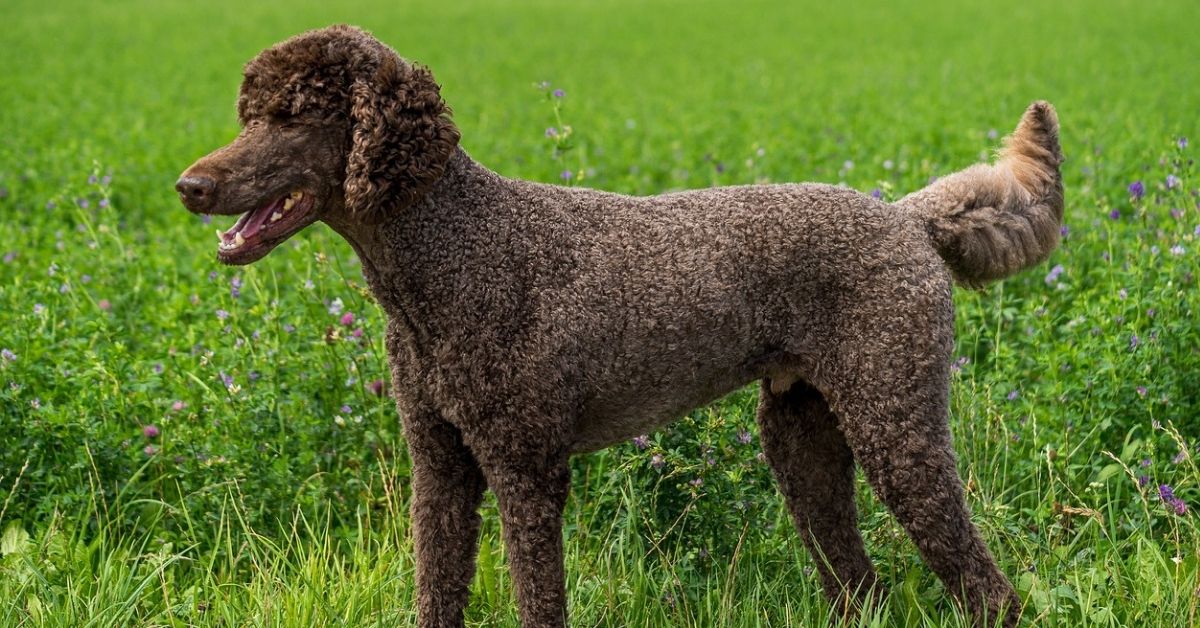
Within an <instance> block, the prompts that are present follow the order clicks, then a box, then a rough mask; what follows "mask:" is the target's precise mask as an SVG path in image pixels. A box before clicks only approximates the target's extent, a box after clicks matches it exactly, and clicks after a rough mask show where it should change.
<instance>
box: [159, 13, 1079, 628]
mask: <svg viewBox="0 0 1200 628" xmlns="http://www.w3.org/2000/svg"><path fill="white" fill-rule="evenodd" d="M237 106H238V116H239V119H240V121H241V123H242V126H243V130H242V132H241V134H240V135H239V136H238V137H237V139H235V140H234V141H233V142H232V143H231V144H229V145H228V146H225V147H224V148H221V149H219V150H217V151H216V152H214V153H212V154H210V155H208V156H206V157H204V158H202V159H200V160H199V161H197V162H196V163H195V164H194V165H193V166H191V167H190V168H188V169H187V171H186V172H184V174H183V176H182V177H181V178H180V179H179V182H178V184H177V186H176V188H177V190H178V192H179V195H180V198H181V199H182V201H183V203H184V204H185V205H186V206H187V208H188V209H190V210H191V211H193V212H197V213H203V214H223V215H234V214H241V217H240V218H239V219H238V220H237V223H236V224H235V225H234V226H233V227H232V228H230V229H229V230H228V231H225V232H224V233H222V234H220V243H219V246H218V250H217V256H218V259H219V260H220V261H222V262H224V263H227V264H248V263H250V262H253V261H255V260H258V259H259V258H261V257H263V256H264V255H266V254H267V253H268V252H269V251H271V249H272V248H274V247H275V246H277V245H278V244H279V243H281V242H283V241H284V240H286V239H287V238H288V237H290V236H292V235H293V234H295V233H296V232H298V231H300V230H301V229H303V228H305V227H306V226H308V225H310V224H312V223H314V222H316V221H321V222H324V223H325V224H327V225H329V226H330V227H331V228H333V230H334V231H336V232H337V233H339V234H341V235H342V236H343V237H344V238H345V239H346V240H347V241H348V242H349V243H350V245H351V246H352V247H353V248H354V250H355V252H356V253H357V254H358V257H359V259H361V261H362V266H363V274H364V275H365V276H366V279H367V281H368V283H369V285H370V288H371V290H372V292H373V293H374V295H375V297H376V298H377V300H378V301H379V303H380V304H381V305H382V306H383V309H384V311H385V312H386V314H387V325H388V329H387V350H388V356H389V359H390V363H391V367H392V377H393V381H394V390H395V396H396V405H397V407H398V409H399V412H400V416H401V417H402V420H403V424H404V433H405V435H406V437H407V440H408V447H409V450H410V452H411V456H412V464H413V477H412V525H413V536H414V545H415V551H416V560H417V573H416V578H417V587H418V593H417V600H418V606H419V608H418V613H419V618H420V619H419V621H420V624H421V625H422V626H455V625H462V623H463V608H464V606H465V605H466V604H467V601H468V587H469V584H470V581H471V578H472V576H473V574H474V571H475V555H476V553H477V550H478V535H479V525H480V518H479V515H478V512H477V510H478V508H479V505H480V501H481V499H482V496H483V492H484V490H485V489H486V488H490V489H491V490H492V491H493V492H494V493H495V495H496V498H497V502H498V504H499V509H500V516H501V521H502V523H503V534H504V541H505V543H506V545H507V548H508V561H509V568H510V569H511V572H512V578H513V582H514V583H515V589H516V595H517V602H518V604H519V608H520V616H521V620H522V622H523V623H524V625H525V626H530V627H534V626H538V627H540V626H562V625H564V624H565V623H566V607H567V605H566V591H565V585H564V577H563V538H562V512H563V505H564V502H565V501H566V499H567V490H568V485H569V477H570V473H569V466H568V462H567V460H568V457H569V456H570V455H571V454H575V453H580V452H587V451H593V450H596V449H600V448H602V447H606V446H608V445H612V444H614V443H619V442H622V441H625V440H627V439H629V438H631V437H633V436H636V435H638V434H642V433H645V432H648V431H650V430H654V429H655V428H657V427H659V426H662V425H663V424H664V423H667V422H668V421H671V420H672V419H675V418H676V417H678V416H680V415H681V414H683V413H686V412H687V411H689V410H690V409H692V408H695V407H697V406H700V405H702V404H705V403H708V402H710V401H712V400H714V399H716V398H718V397H720V396H722V395H724V394H726V393H728V392H730V391H732V390H735V389H737V388H738V387H741V386H744V385H745V384H747V383H749V382H752V381H754V380H761V382H762V385H761V402H760V405H759V410H758V423H759V427H760V429H761V434H762V445H763V449H764V451H765V453H766V457H767V460H768V461H769V462H770V465H771V467H772V469H773V470H774V473H775V476H776V478H777V479H778V481H779V486H780V489H781V490H782V492H783V494H784V496H785V498H786V500H787V505H788V508H789V509H790V511H791V515H792V517H793V519H794V521H795V524H796V529H797V530H798V531H799V533H800V536H801V538H802V539H803V541H804V543H805V544H806V545H807V546H808V548H809V550H810V551H811V552H812V553H813V554H814V555H815V556H817V557H818V560H817V566H818V569H819V572H820V577H821V581H822V583H823V586H824V589H825V593H826V594H827V595H828V596H829V597H830V598H831V599H832V600H834V601H836V602H839V603H845V604H847V605H848V606H849V607H850V608H854V607H856V605H858V604H860V603H867V602H869V601H871V600H872V599H874V598H875V597H876V596H877V595H878V594H879V592H880V591H881V590H882V585H881V584H879V583H877V582H876V575H875V572H874V570H873V568H872V565H871V562H870V560H869V559H868V557H867V554H866V552H865V551H864V549H863V542H862V538H861V537H860V535H859V532H858V528H857V525H856V522H855V517H856V513H855V506H854V465H855V463H857V464H858V465H860V466H861V467H862V468H863V470H864V471H865V472H866V478H867V480H868V481H869V483H870V485H871V487H872V488H873V489H874V491H875V493H876V494H877V495H878V496H879V498H880V500H882V501H883V503H884V504H886V505H887V507H888V508H889V509H890V510H891V512H892V513H893V514H894V515H895V516H896V518H897V519H898V520H899V522H900V523H901V525H902V526H903V527H904V529H905V530H906V531H907V533H908V534H909V535H910V536H911V537H912V539H913V541H914V542H915V543H916V546H917V548H918V550H919V551H920V553H921V555H922V557H923V558H924V560H925V561H926V562H927V563H928V564H929V566H930V567H931V568H932V569H933V570H934V571H935V572H936V573H937V575H938V577H940V578H941V579H942V581H943V582H944V583H945V585H946V589H947V590H948V591H950V592H951V593H952V594H954V595H956V596H958V597H959V598H960V599H961V600H962V602H963V603H964V604H965V605H966V606H967V607H968V608H969V609H970V610H971V611H972V612H973V614H974V615H975V617H977V618H978V619H979V621H981V622H990V621H996V620H999V621H1003V622H1004V623H1007V624H1012V623H1015V622H1016V620H1017V617H1018V614H1019V612H1020V602H1019V600H1018V598H1017V596H1016V594H1015V592H1014V590H1013V587H1012V586H1011V585H1010V583H1009V581H1008V580H1007V579H1006V578H1005V576H1004V575H1003V574H1002V573H1001V572H1000V571H999V569H998V568H997V566H996V563H995V561H994V560H993V559H992V556H991V555H990V553H989V552H988V549H987V547H986V546H985V545H984V542H983V540H982V539H981V538H980V535H979V533H978V531H977V530H976V529H975V526H974V525H972V523H971V521H970V517H969V513H968V510H967V507H966V504H965V503H964V499H963V487H962V483H961V481H960V479H959V477H958V473H957V470H956V468H955V455H954V452H953V450H952V448H951V442H950V432H949V429H948V407H947V406H948V395H949V386H950V385H949V373H950V357H951V349H952V344H953V304H952V301H951V283H952V278H953V279H954V280H957V281H959V282H960V283H963V284H967V285H972V286H975V285H981V284H983V283H985V282H988V281H991V280H996V279H1000V278H1003V277H1006V276H1008V275H1010V274H1012V273H1015V272H1017V271H1019V270H1021V269H1023V268H1027V267H1029V266H1030V265H1033V264H1036V263H1038V262H1041V261H1042V260H1044V259H1045V258H1046V257H1047V256H1048V255H1049V254H1050V252H1051V250H1053V248H1054V247H1055V246H1056V244H1057V242H1058V237H1059V227H1060V224H1061V221H1062V211H1063V191H1062V182H1061V177H1060V173H1059V164H1060V163H1061V161H1062V155H1061V152H1060V150H1059V145H1058V121H1057V118H1056V115H1055V112H1054V109H1053V107H1051V106H1050V105H1049V104H1047V103H1044V102H1038V103H1034V104H1033V105H1031V106H1030V107H1029V109H1028V110H1027V111H1026V112H1025V114H1024V117H1023V118H1022V119H1021V122H1020V124H1019V126H1018V127H1017V129H1016V131H1015V132H1014V134H1013V135H1012V136H1011V137H1009V138H1008V139H1007V141H1006V144H1005V148H1004V149H1003V151H1002V152H1001V153H1000V155H999V157H998V159H997V161H996V163H994V164H992V165H985V164H979V165H975V166H972V167H970V168H968V169H966V170H963V171H961V172H958V173H956V174H952V175H949V176H946V177H944V178H941V179H939V180H937V181H936V182H934V183H933V184H931V185H930V186H929V187H927V188H925V189H923V190H920V191H918V192H915V193H913V194H911V195H909V196H907V197H905V198H903V199H901V200H899V201H898V202H895V203H886V202H883V201H881V200H876V199H874V198H872V197H870V196H866V195H863V194H860V193H858V192H855V191H853V190H849V189H845V188H842V187H835V186H831V185H820V184H780V185H748V186H738V187H721V188H712V189H706V190H693V191H686V192H678V193H672V194H663V195H660V196H648V197H634V196H624V195H620V194H610V193H607V192H600V191H595V190H588V189H579V188H565V187H557V186H552V185H543V184H539V183H531V182H527V181H519V180H514V179H508V178H505V177H503V176H500V175H498V174H496V173H494V172H492V171H490V170H488V169H487V168H485V167H483V166H481V165H480V164H478V163H476V162H474V161H473V160H472V159H471V158H470V157H469V156H468V155H467V153H466V152H464V151H463V150H462V149H461V148H459V146H458V142H459V132H458V129H457V128H456V127H455V125H454V123H453V122H452V121H451V118H450V111H449V109H448V108H447V106H446V104H445V103H444V102H443V100H442V98H441V96H440V94H439V88H438V85H437V84H436V83H435V82H434V80H433V76H432V75H431V74H430V73H429V71H428V70H426V69H425V68H423V67H419V66H416V65H413V64H410V63H409V62H407V61H405V60H403V59H401V58H400V57H399V56H397V55H396V53H395V52H393V51H392V50H391V49H390V48H388V47H387V46H385V45H384V44H382V43H380V42H379V41H377V40H376V39H375V38H373V37H372V36H371V35H369V34H367V33H365V32H363V31H361V30H358V29H356V28H352V27H347V26H334V27H330V28H325V29H321V30H316V31H311V32H307V33H304V34H301V35H299V36H296V37H294V38H292V39H289V40H287V41H284V42H282V43H280V44H277V45H275V46H273V47H271V48H269V49H267V50H264V51H263V52H262V53H260V54H259V55H258V56H257V57H256V58H255V59H254V60H252V61H251V62H250V63H249V64H248V65H247V66H246V67H245V71H244V81H243V82H242V86H241V91H240V95H239V97H238V104H237Z"/></svg>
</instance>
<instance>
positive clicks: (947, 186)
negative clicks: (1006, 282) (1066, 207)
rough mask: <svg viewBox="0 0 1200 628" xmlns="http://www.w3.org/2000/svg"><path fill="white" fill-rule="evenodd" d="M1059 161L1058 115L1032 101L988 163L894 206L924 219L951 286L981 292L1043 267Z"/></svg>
mask: <svg viewBox="0 0 1200 628" xmlns="http://www.w3.org/2000/svg"><path fill="white" fill-rule="evenodd" d="M1062 161H1063V155H1062V151H1061V149H1060V148H1059V145H1058V116H1057V114H1055V112H1054V107H1053V106H1052V105H1051V104H1050V103H1048V102H1045V101H1038V102H1035V103H1033V104H1032V105H1029V108H1028V109H1026V110H1025V115H1023V116H1022V117H1021V122H1020V123H1019V124H1018V125H1017V129H1016V130H1015V131H1013V134H1012V135H1010V136H1008V137H1007V138H1005V140H1004V147H1003V148H1002V149H1001V150H1000V153H999V155H998V156H997V159H996V162H995V163H994V164H990V165H989V164H978V165H975V166H971V167H970V168H967V169H966V170H963V171H961V172H956V173H954V174H952V175H949V176H946V177H942V178H941V179H938V180H937V181H935V182H934V183H932V184H930V185H929V186H928V187H926V188H924V189H922V190H919V191H917V192H913V193H912V194H909V195H908V196H905V197H904V198H902V199H900V200H899V201H897V202H896V205H898V206H900V207H902V208H904V209H906V210H908V211H910V212H913V213H914V214H915V215H917V216H919V217H921V218H923V219H924V221H925V228H926V230H927V231H928V232H929V236H930V239H931V240H932V241H933V245H934V247H935V248H937V251H938V254H939V255H941V256H942V259H944V260H945V261H946V265H947V266H948V267H949V268H950V272H951V273H952V274H953V275H954V278H955V280H956V281H958V282H959V283H961V284H964V285H967V286H970V287H981V286H983V285H984V284H986V283H988V282H991V281H995V280H997V279H1003V278H1005V277H1008V276H1010V275H1012V274H1014V273H1016V272H1017V271H1020V270H1022V269H1025V268H1028V267H1030V266H1033V265H1034V264H1037V263H1039V262H1042V261H1044V260H1045V259H1046V258H1047V257H1049V256H1050V253H1051V251H1053V250H1054V247H1055V246H1057V245H1058V238H1059V230H1060V229H1061V227H1062V218H1063V187H1062V173H1061V172H1060V171H1059V165H1060V164H1061V163H1062Z"/></svg>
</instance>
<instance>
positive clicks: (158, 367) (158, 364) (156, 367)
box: [154, 362, 163, 375]
mask: <svg viewBox="0 0 1200 628" xmlns="http://www.w3.org/2000/svg"><path fill="white" fill-rule="evenodd" d="M162 372H163V364H162V362H155V363H154V373H155V374H156V375H162Z"/></svg>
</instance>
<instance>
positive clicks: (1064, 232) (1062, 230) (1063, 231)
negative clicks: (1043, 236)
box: [1058, 225, 1071, 238]
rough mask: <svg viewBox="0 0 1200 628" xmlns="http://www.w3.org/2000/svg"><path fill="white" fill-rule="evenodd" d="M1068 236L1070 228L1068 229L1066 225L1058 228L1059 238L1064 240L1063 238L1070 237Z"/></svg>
mask: <svg viewBox="0 0 1200 628" xmlns="http://www.w3.org/2000/svg"><path fill="white" fill-rule="evenodd" d="M1070 234H1071V228H1070V227H1068V226H1066V225H1063V226H1061V227H1059V228H1058V235H1060V236H1062V237H1064V238H1065V237H1067V236H1068V235H1070Z"/></svg>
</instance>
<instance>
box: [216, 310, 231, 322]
mask: <svg viewBox="0 0 1200 628" xmlns="http://www.w3.org/2000/svg"><path fill="white" fill-rule="evenodd" d="M227 318H229V312H227V311H225V310H217V320H219V321H223V320H225V319H227Z"/></svg>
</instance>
